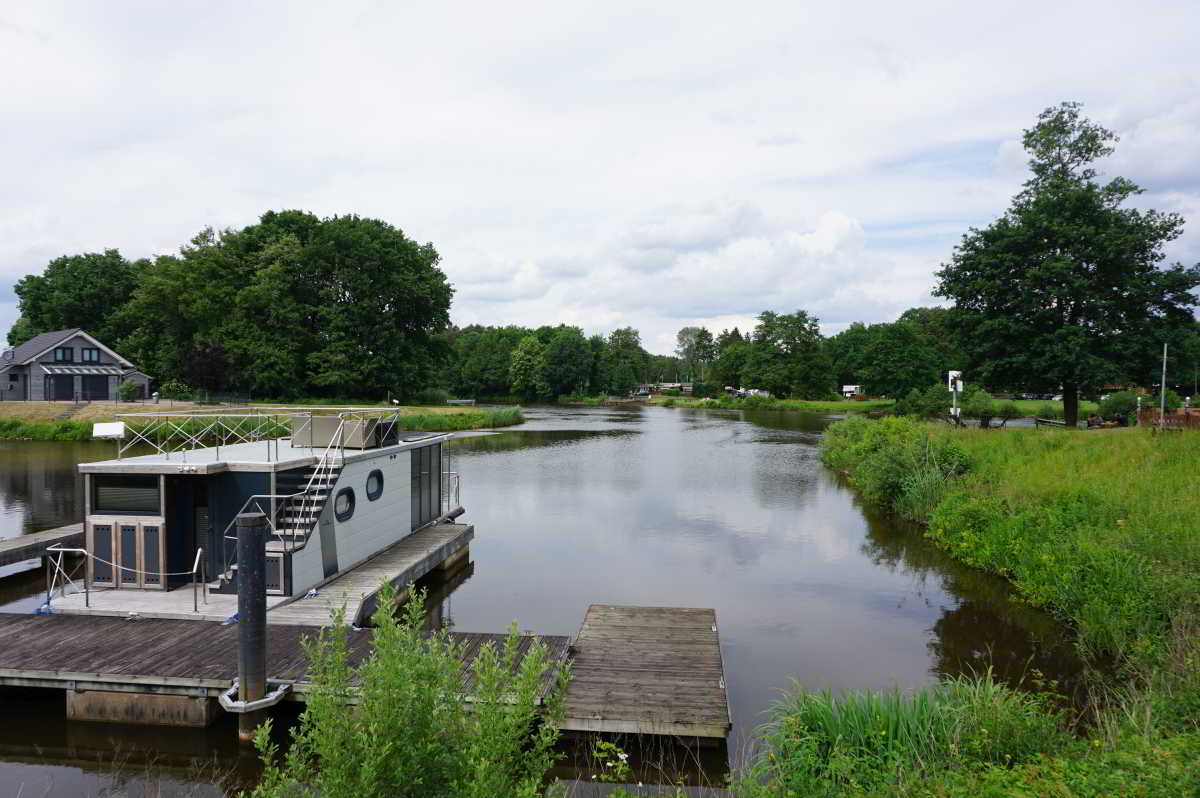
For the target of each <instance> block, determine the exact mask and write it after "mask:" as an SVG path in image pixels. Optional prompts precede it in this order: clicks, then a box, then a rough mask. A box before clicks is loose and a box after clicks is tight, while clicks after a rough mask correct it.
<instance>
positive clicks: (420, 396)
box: [413, 388, 450, 405]
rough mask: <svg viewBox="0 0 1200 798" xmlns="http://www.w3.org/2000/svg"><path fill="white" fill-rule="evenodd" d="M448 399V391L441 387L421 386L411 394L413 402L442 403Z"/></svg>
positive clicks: (421, 403)
mask: <svg viewBox="0 0 1200 798" xmlns="http://www.w3.org/2000/svg"><path fill="white" fill-rule="evenodd" d="M449 401H450V392H449V391H447V390H444V389H442V388H422V389H421V390H419V391H417V392H416V394H414V395H413V404H418V405H444V404H446V402H449Z"/></svg>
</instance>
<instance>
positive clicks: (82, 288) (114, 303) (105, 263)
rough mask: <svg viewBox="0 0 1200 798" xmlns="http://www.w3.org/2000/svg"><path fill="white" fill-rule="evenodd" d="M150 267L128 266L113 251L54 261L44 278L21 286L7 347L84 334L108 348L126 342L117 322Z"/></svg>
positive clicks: (29, 278)
mask: <svg viewBox="0 0 1200 798" xmlns="http://www.w3.org/2000/svg"><path fill="white" fill-rule="evenodd" d="M146 265H147V262H146V261H138V262H136V263H130V262H129V261H127V260H125V258H123V257H122V256H121V253H120V252H118V251H117V250H115V249H108V250H105V251H104V252H102V253H98V252H87V253H84V254H82V255H66V256H63V257H61V258H55V259H54V260H52V261H50V263H48V264H47V265H46V268H45V270H44V271H43V272H42V273H41V274H29V275H26V276H25V277H22V278H21V279H20V280H18V281H17V284H16V286H15V287H14V288H13V292H14V293H15V294H16V295H17V306H18V309H19V310H20V314H21V316H20V318H19V319H18V321H17V322H16V324H14V325H13V327H12V329H11V330H10V331H9V334H8V343H9V344H11V345H14V346H15V345H16V344H20V343H24V342H25V341H27V340H29V339H30V338H32V337H33V336H35V335H38V334H39V333H44V332H49V331H50V330H65V329H69V328H72V327H79V328H81V329H83V331H84V332H87V333H89V334H91V335H93V336H95V337H96V338H98V339H99V340H100V341H102V342H104V343H105V344H107V345H108V346H112V345H113V344H114V343H115V342H116V341H118V340H120V339H121V338H124V337H125V335H126V334H127V333H128V329H127V326H126V324H125V323H124V321H123V320H122V319H120V318H119V316H118V311H119V310H120V309H121V308H122V307H123V305H124V304H125V301H126V300H127V299H128V297H129V294H130V292H131V291H133V289H134V285H135V284H136V281H137V279H138V274H139V272H140V271H141V270H142V269H143V268H145V266H146Z"/></svg>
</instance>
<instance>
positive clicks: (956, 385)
mask: <svg viewBox="0 0 1200 798" xmlns="http://www.w3.org/2000/svg"><path fill="white" fill-rule="evenodd" d="M946 390H947V391H961V390H962V372H961V371H950V372H947V373H946Z"/></svg>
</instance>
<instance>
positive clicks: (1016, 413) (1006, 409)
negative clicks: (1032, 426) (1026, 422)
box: [995, 402, 1025, 423]
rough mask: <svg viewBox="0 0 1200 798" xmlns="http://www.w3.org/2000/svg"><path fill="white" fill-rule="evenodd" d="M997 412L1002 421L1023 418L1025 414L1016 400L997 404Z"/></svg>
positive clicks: (997, 416) (1006, 421)
mask: <svg viewBox="0 0 1200 798" xmlns="http://www.w3.org/2000/svg"><path fill="white" fill-rule="evenodd" d="M995 414H996V418H998V419H1000V421H1001V422H1002V423H1008V422H1009V421H1012V420H1013V419H1014V418H1021V417H1022V416H1024V415H1025V414H1024V413H1022V412H1021V408H1019V407H1017V403H1016V402H1000V403H999V404H997V405H996V408H995Z"/></svg>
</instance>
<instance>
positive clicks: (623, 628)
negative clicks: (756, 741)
mask: <svg viewBox="0 0 1200 798" xmlns="http://www.w3.org/2000/svg"><path fill="white" fill-rule="evenodd" d="M572 658H573V663H572V666H571V683H570V685H569V686H568V688H567V719H566V722H565V723H564V724H563V729H565V730H567V731H579V732H608V733H628V734H660V735H671V736H675V737H683V738H694V737H700V738H709V739H714V738H715V739H725V738H726V737H728V735H729V730H730V728H731V726H732V723H731V722H730V716H729V701H728V698H727V697H726V693H725V669H724V665H723V663H722V660H721V643H720V638H719V635H718V633H717V614H716V612H715V611H714V610H710V609H689V608H679V607H618V606H611V605H607V604H593V605H592V606H591V607H589V608H588V611H587V616H586V617H585V618H584V620H583V626H582V627H580V629H579V635H578V637H576V639H575V643H574V645H573V646H572Z"/></svg>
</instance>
